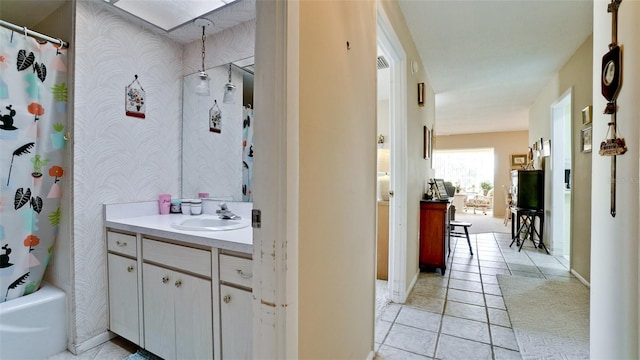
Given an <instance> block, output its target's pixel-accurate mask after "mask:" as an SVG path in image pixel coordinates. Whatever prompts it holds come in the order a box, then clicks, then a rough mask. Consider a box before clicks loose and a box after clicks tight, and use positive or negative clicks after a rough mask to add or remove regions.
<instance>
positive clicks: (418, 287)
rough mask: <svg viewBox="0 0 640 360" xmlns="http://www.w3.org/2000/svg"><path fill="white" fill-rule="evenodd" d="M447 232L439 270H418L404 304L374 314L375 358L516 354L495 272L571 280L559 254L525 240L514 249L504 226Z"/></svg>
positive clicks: (509, 356)
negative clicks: (464, 234) (465, 234)
mask: <svg viewBox="0 0 640 360" xmlns="http://www.w3.org/2000/svg"><path fill="white" fill-rule="evenodd" d="M471 240H472V241H471V244H472V246H473V250H474V254H475V255H473V256H471V255H470V254H469V247H468V245H467V242H466V239H463V238H451V255H450V256H449V258H448V265H447V270H446V271H445V275H444V276H442V275H441V274H440V270H437V271H436V272H435V273H434V272H431V273H429V272H423V273H420V275H419V277H418V280H417V282H416V284H415V286H414V288H413V290H412V292H411V294H410V295H409V297H408V299H407V301H406V303H405V304H402V305H401V304H389V305H387V306H386V307H385V308H383V309H382V310H381V312H380V313H379V316H377V317H376V327H375V343H376V352H377V353H376V360H393V359H403V360H404V359H496V360H497V359H520V358H521V356H520V353H519V351H518V345H517V342H516V338H515V336H514V333H513V330H512V329H511V322H510V320H509V314H508V313H507V311H506V308H505V304H504V301H503V299H502V293H501V291H500V286H499V285H498V281H497V278H496V275H497V274H507V275H509V274H510V275H518V276H528V277H535V278H546V279H554V280H566V281H578V280H577V279H576V278H575V277H574V276H573V275H571V273H570V272H569V270H568V265H569V264H568V261H567V260H566V259H565V258H563V257H554V256H551V255H547V254H546V253H545V252H544V250H539V249H535V248H534V247H533V243H532V242H531V241H527V242H526V243H525V245H524V247H523V248H522V251H520V252H519V251H518V248H517V247H516V244H513V247H509V244H510V243H511V238H510V234H507V233H486V234H472V235H471Z"/></svg>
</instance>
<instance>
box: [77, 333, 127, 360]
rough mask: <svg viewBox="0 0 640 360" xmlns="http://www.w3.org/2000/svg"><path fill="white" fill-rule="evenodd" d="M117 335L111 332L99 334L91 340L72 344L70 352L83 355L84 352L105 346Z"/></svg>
mask: <svg viewBox="0 0 640 360" xmlns="http://www.w3.org/2000/svg"><path fill="white" fill-rule="evenodd" d="M115 336H116V335H115V334H113V333H112V332H110V331H105V332H103V333H102V334H98V335H96V336H94V337H92V338H90V339H89V340H86V341H83V342H81V343H79V344H71V346H69V351H70V352H72V353H73V354H74V355H79V354H82V353H83V352H85V351H87V350H90V349H93V348H94V347H96V346H98V345H101V344H104V343H106V342H107V341H109V340H111V339H113V338H114V337H115Z"/></svg>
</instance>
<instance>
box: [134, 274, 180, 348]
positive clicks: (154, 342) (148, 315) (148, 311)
mask: <svg viewBox="0 0 640 360" xmlns="http://www.w3.org/2000/svg"><path fill="white" fill-rule="evenodd" d="M142 271H143V272H142V288H143V289H142V293H143V298H144V300H143V305H144V344H145V348H146V349H147V350H149V351H151V352H152V353H154V354H156V355H158V356H160V357H162V358H163V359H165V360H172V359H176V341H175V337H176V331H175V328H176V327H175V316H174V290H173V289H174V288H175V286H174V282H175V280H176V278H177V276H176V272H175V271H171V270H168V269H164V268H161V267H159V266H155V265H151V264H146V263H145V264H143V265H142Z"/></svg>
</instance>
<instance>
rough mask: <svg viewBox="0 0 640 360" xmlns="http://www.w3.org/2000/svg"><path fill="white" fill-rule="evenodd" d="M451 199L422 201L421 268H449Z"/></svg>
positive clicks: (442, 270) (443, 270)
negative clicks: (447, 261) (447, 260)
mask: <svg viewBox="0 0 640 360" xmlns="http://www.w3.org/2000/svg"><path fill="white" fill-rule="evenodd" d="M449 231H450V229H449V201H439V200H422V201H420V256H419V266H420V270H421V271H424V270H431V269H436V268H440V269H441V272H442V275H444V272H445V270H446V268H447V263H446V259H447V256H448V255H449V236H450V233H449Z"/></svg>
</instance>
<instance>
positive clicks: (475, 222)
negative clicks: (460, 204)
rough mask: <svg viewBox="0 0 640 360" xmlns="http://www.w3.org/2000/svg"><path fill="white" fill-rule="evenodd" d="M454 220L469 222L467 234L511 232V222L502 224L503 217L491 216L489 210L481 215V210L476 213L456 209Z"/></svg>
mask: <svg viewBox="0 0 640 360" xmlns="http://www.w3.org/2000/svg"><path fill="white" fill-rule="evenodd" d="M456 220H457V221H464V222H469V223H471V227H470V228H469V234H486V233H494V232H495V233H511V223H510V222H509V223H507V226H505V225H504V218H502V217H499V218H497V217H493V214H492V213H491V212H487V215H483V214H482V213H481V212H478V213H476V214H474V213H473V211H468V212H466V213H465V212H464V211H458V210H456Z"/></svg>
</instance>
